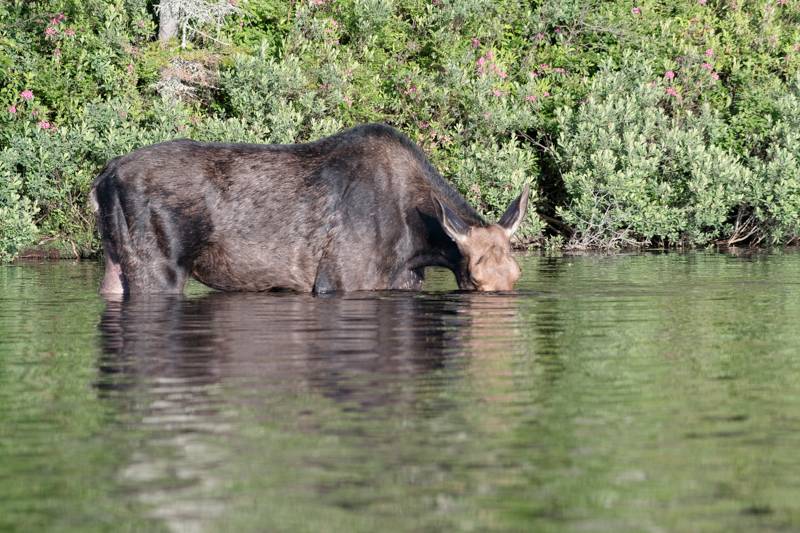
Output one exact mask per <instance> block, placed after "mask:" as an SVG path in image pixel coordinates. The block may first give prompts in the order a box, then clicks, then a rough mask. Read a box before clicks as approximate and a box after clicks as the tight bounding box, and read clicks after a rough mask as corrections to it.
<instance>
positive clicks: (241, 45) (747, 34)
mask: <svg viewBox="0 0 800 533" xmlns="http://www.w3.org/2000/svg"><path fill="white" fill-rule="evenodd" d="M154 3H156V2H153V1H148V0H89V1H78V0H42V1H39V2H27V1H23V0H13V1H10V2H4V3H3V4H2V5H0V76H2V78H3V79H4V80H5V81H4V84H3V85H2V87H0V103H1V104H2V108H0V180H2V181H0V259H8V258H11V257H14V255H15V254H17V253H18V252H19V250H21V249H22V248H24V247H26V246H29V245H32V244H35V243H37V242H43V241H51V240H55V241H61V242H68V243H71V246H69V247H68V248H69V249H74V250H76V251H77V253H92V252H93V251H95V250H97V242H96V238H95V237H94V231H93V223H92V217H91V214H90V212H89V208H88V205H87V201H86V195H87V193H88V187H89V184H90V183H91V180H92V178H93V177H94V175H95V174H96V173H97V171H98V170H99V168H100V167H101V166H102V164H103V163H104V162H105V161H106V160H107V159H108V158H110V157H113V156H115V155H119V154H122V153H125V152H127V151H129V150H131V149H133V148H135V147H137V146H141V145H143V144H147V143H151V142H157V141H160V140H164V139H169V138H173V137H194V138H197V139H202V140H212V139H213V140H226V141H240V140H241V141H251V142H302V141H307V140H311V139H315V138H318V137H320V136H323V135H327V134H330V133H333V132H335V131H338V130H340V129H342V128H345V127H348V126H351V125H354V124H356V123H361V122H367V121H384V122H388V123H390V124H393V125H395V126H396V127H398V128H400V129H402V130H403V131H404V132H406V133H407V134H408V135H409V136H410V137H412V139H414V140H415V141H417V142H418V143H419V144H420V145H421V146H422V147H423V148H424V149H425V151H426V152H427V153H428V154H429V155H430V157H431V159H432V160H433V162H434V163H435V165H436V166H437V167H438V168H439V169H440V170H441V172H442V173H443V174H444V175H446V176H448V177H449V178H450V179H451V181H452V182H454V183H455V184H456V186H457V187H458V188H459V189H460V190H461V191H462V192H463V193H464V194H465V195H466V196H467V198H468V199H469V200H470V201H471V202H473V203H474V204H475V205H476V206H477V207H478V208H479V210H481V211H483V212H484V213H485V214H486V215H487V217H489V218H491V217H495V216H497V215H498V214H499V213H500V212H501V210H502V208H503V207H504V206H505V205H506V204H507V202H508V201H509V200H510V199H511V198H512V197H513V195H514V194H515V193H516V192H517V191H518V190H519V189H520V187H521V185H522V184H523V183H524V182H532V183H533V184H534V190H535V191H537V193H534V194H535V197H534V198H533V205H535V206H536V207H537V209H538V211H539V213H540V214H541V215H542V216H541V217H539V216H537V214H536V213H533V212H532V213H531V215H530V217H529V218H528V221H527V223H526V225H525V226H524V228H523V231H522V237H523V238H522V241H521V242H524V243H531V244H537V243H540V242H542V239H543V237H544V236H545V235H546V234H550V233H560V234H561V235H562V237H563V239H564V242H565V243H566V244H567V245H568V246H571V247H575V248H581V247H602V248H612V247H617V246H625V245H641V244H662V245H684V244H688V245H705V244H709V243H714V242H718V241H720V242H730V243H737V244H754V243H762V244H780V243H787V242H790V241H793V240H796V239H797V237H798V235H800V221H799V218H800V170H799V164H798V158H800V148H799V146H800V143H799V142H798V141H800V139H798V135H800V134H799V133H798V132H800V129H798V127H799V126H800V79H798V78H797V72H798V68H799V67H800V34H798V33H797V29H796V28H797V27H800V3H798V2H794V1H781V0H755V1H752V2H746V3H739V2H734V1H730V2H725V1H721V0H720V1H715V0H707V1H703V0H686V1H684V2H680V3H673V2H666V1H642V2H641V4H637V5H631V4H630V3H629V2H621V1H613V2H599V1H597V2H584V1H580V2H579V1H577V0H567V1H556V0H545V1H543V2H541V3H539V4H537V5H536V6H535V7H532V6H531V5H530V4H529V3H528V2H518V1H511V0H502V1H496V0H491V1H489V0H457V1H456V0H431V1H423V0H394V1H393V0H339V1H333V0H308V1H306V0H304V1H299V2H286V1H279V0H239V1H238V2H231V3H232V4H234V5H235V6H236V7H237V11H236V12H235V13H234V14H233V15H231V16H229V17H228V18H227V19H226V20H225V21H224V24H223V25H222V26H221V27H209V28H202V27H201V28H198V30H199V31H197V32H196V33H194V40H193V41H191V42H190V43H189V46H187V47H186V48H180V47H179V43H172V44H171V45H170V46H166V47H162V46H160V45H159V43H157V42H155V40H154V38H155V32H156V13H155V8H154V5H153V4H154ZM543 219H544V220H548V222H549V224H548V226H545V225H544V224H543V223H542V222H541V220H543ZM551 242H555V241H551Z"/></svg>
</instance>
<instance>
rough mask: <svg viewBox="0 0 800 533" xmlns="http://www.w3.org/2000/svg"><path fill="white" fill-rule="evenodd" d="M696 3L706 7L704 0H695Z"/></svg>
mask: <svg viewBox="0 0 800 533" xmlns="http://www.w3.org/2000/svg"><path fill="white" fill-rule="evenodd" d="M697 3H698V4H700V5H701V6H704V5H706V0H697Z"/></svg>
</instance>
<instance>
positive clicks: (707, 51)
mask: <svg viewBox="0 0 800 533" xmlns="http://www.w3.org/2000/svg"><path fill="white" fill-rule="evenodd" d="M713 55H714V49H713V48H709V49H708V50H706V57H711V56H713Z"/></svg>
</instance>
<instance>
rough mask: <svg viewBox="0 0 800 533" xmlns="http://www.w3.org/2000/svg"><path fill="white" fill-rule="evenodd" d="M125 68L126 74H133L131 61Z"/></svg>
mask: <svg viewBox="0 0 800 533" xmlns="http://www.w3.org/2000/svg"><path fill="white" fill-rule="evenodd" d="M127 69H128V74H133V70H134V69H133V63H128V67H127Z"/></svg>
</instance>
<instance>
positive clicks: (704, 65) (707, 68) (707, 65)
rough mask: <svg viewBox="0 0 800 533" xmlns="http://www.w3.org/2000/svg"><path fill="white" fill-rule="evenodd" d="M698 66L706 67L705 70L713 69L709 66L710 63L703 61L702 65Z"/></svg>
mask: <svg viewBox="0 0 800 533" xmlns="http://www.w3.org/2000/svg"><path fill="white" fill-rule="evenodd" d="M700 66H701V67H702V68H704V69H706V70H713V69H714V67H712V66H711V63H703V64H702V65H700Z"/></svg>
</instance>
